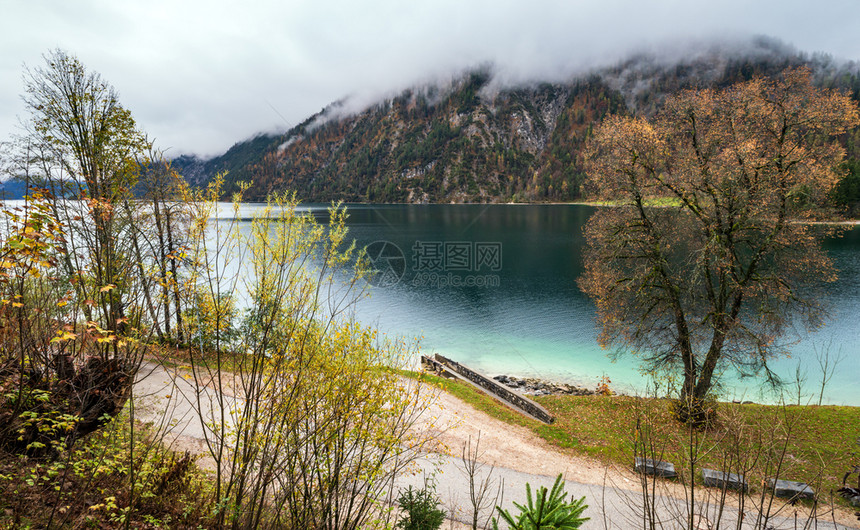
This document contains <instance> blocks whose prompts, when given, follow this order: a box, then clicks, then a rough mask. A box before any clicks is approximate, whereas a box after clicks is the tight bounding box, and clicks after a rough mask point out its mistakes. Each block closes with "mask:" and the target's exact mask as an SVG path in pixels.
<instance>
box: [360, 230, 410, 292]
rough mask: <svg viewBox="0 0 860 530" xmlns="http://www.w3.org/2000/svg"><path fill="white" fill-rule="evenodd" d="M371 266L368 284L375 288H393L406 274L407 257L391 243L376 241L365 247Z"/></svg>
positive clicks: (365, 253)
mask: <svg viewBox="0 0 860 530" xmlns="http://www.w3.org/2000/svg"><path fill="white" fill-rule="evenodd" d="M364 255H365V256H366V257H367V262H368V265H369V266H370V274H369V275H368V277H367V283H369V284H370V285H372V286H374V287H391V286H392V285H395V284H396V283H397V282H399V281H400V279H401V278H403V274H405V273H406V257H405V256H404V255H403V251H402V250H400V247H398V246H397V245H395V244H394V243H392V242H391V241H374V242H373V243H371V244H369V245H367V246H366V247H364Z"/></svg>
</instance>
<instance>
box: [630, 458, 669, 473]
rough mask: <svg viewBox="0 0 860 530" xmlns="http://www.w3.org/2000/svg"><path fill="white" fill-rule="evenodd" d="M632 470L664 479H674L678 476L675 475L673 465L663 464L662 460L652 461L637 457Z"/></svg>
mask: <svg viewBox="0 0 860 530" xmlns="http://www.w3.org/2000/svg"><path fill="white" fill-rule="evenodd" d="M633 470H634V471H636V472H638V473H645V474H646V475H656V476H658V477H664V478H675V477H677V476H678V474H677V473H675V464H672V463H671V462H664V461H662V460H653V459H651V458H642V457H640V456H637V457H636V458H635V459H634V460H633Z"/></svg>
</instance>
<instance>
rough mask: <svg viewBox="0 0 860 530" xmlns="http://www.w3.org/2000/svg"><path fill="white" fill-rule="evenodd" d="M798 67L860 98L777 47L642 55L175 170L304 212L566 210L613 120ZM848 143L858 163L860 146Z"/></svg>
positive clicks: (276, 140) (387, 107)
mask: <svg viewBox="0 0 860 530" xmlns="http://www.w3.org/2000/svg"><path fill="white" fill-rule="evenodd" d="M801 64H807V65H810V66H811V67H812V68H813V69H814V70H815V72H816V73H817V74H818V77H819V78H820V80H821V83H822V84H829V85H831V86H842V87H844V88H846V89H848V90H853V91H854V94H855V97H856V95H857V92H858V91H860V76H858V75H857V73H856V68H855V69H854V70H851V69H850V68H848V69H846V68H845V67H844V66H843V67H839V68H836V67H835V66H834V65H833V64H832V62H830V61H829V60H828V59H827V58H822V57H818V58H815V57H813V58H812V59H807V58H805V57H804V56H802V55H798V54H792V53H789V52H787V51H786V50H785V49H783V48H782V47H780V46H777V45H774V44H773V43H769V42H762V43H759V48H758V49H755V50H753V51H750V50H746V51H745V52H744V53H743V54H738V55H731V54H728V55H727V54H725V53H717V52H713V53H706V54H701V55H699V56H698V57H696V58H695V59H690V60H687V61H682V62H678V63H675V64H672V65H667V64H666V63H665V62H658V61H656V60H654V59H653V58H644V57H640V58H635V59H631V60H630V61H627V62H625V63H622V64H619V65H617V66H615V67H613V68H607V69H604V70H602V71H600V72H596V73H593V74H592V75H590V76H587V77H581V78H577V79H572V80H570V81H569V82H566V83H552V84H551V83H542V84H533V85H531V86H525V87H515V88H506V89H497V88H494V83H493V82H492V72H491V71H490V70H488V69H480V70H476V71H473V72H471V73H469V74H467V75H465V76H463V77H462V78H461V79H460V80H459V81H457V82H455V83H452V84H451V85H450V86H447V87H445V88H441V87H432V86H431V87H421V88H416V89H413V90H409V91H406V92H404V93H402V94H400V95H399V96H397V97H395V98H392V99H389V100H386V101H383V102H380V103H379V104H377V105H375V106H373V107H371V108H368V109H366V110H364V111H362V112H360V113H357V114H352V115H344V112H343V108H342V107H341V106H340V105H338V104H334V105H332V106H330V107H329V108H327V109H325V110H324V111H322V112H320V113H319V114H317V115H315V116H312V117H310V118H309V119H308V120H307V121H305V122H304V123H302V124H301V125H299V126H297V127H295V128H293V129H292V130H291V131H289V132H288V133H286V134H284V135H261V136H258V137H256V138H254V139H252V140H248V141H246V142H241V143H238V144H236V145H234V146H233V147H232V148H231V149H230V150H229V151H228V152H227V153H225V154H224V155H222V156H221V157H217V158H215V159H212V160H208V161H200V160H196V159H192V158H188V157H183V159H179V160H177V161H175V162H174V164H175V166H176V167H177V169H179V171H180V172H182V173H184V174H186V175H187V176H188V177H190V178H191V180H193V181H195V182H200V183H202V182H203V181H205V180H207V179H209V178H211V177H212V176H213V175H214V174H215V173H217V172H219V171H225V170H226V171H228V172H229V173H228V177H227V182H228V190H226V191H228V192H229V191H231V189H230V188H234V187H235V186H236V183H237V182H238V181H250V182H252V183H253V184H252V186H251V187H250V188H249V190H248V191H247V193H246V195H245V197H246V199H248V200H264V199H265V197H266V196H268V195H269V194H271V193H276V192H283V191H287V190H289V191H294V192H296V193H297V194H298V196H299V198H300V199H301V200H303V201H306V202H328V201H332V200H344V201H367V202H413V203H423V202H511V201H514V202H518V201H519V202H525V201H528V202H540V201H569V200H575V199H578V198H579V197H580V196H581V185H582V182H583V180H584V176H585V175H584V171H583V161H582V150H583V146H584V143H585V141H586V139H587V138H588V137H589V135H590V134H591V131H592V129H593V127H594V126H595V125H596V124H598V123H599V122H600V121H601V120H602V119H603V117H604V116H605V115H606V114H607V113H610V112H613V113H618V112H622V113H623V112H638V113H645V114H647V113H650V112H653V111H654V109H656V108H657V107H658V106H659V103H660V101H662V99H663V98H665V96H666V95H667V94H671V93H673V92H676V91H678V90H681V89H684V88H688V87H693V86H715V85H716V86H719V85H724V84H728V83H732V82H736V81H740V80H744V79H749V78H750V77H752V76H754V75H773V74H775V73H778V72H779V71H781V70H782V69H784V68H786V67H788V66H796V65H801ZM854 136H855V137H856V136H857V135H856V134H855V135H854ZM849 140H850V139H849ZM849 143H850V142H849ZM855 143H856V144H858V145H860V142H855ZM851 145H854V144H851ZM851 145H849V155H852V156H855V158H856V154H857V153H854V151H860V148H853V147H851ZM852 149H853V151H852Z"/></svg>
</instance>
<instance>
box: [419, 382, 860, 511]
mask: <svg viewBox="0 0 860 530" xmlns="http://www.w3.org/2000/svg"><path fill="white" fill-rule="evenodd" d="M412 376H413V377H417V378H419V379H421V380H424V381H428V382H431V383H433V384H435V385H437V386H439V387H440V388H441V389H443V390H445V391H447V392H450V393H451V394H453V395H455V396H456V397H458V398H460V399H462V400H463V401H465V402H467V403H469V404H470V405H472V406H473V407H475V408H476V409H478V410H481V411H483V412H486V413H487V414H489V415H491V416H493V417H494V418H497V419H499V420H501V421H504V422H506V423H510V424H514V425H521V426H524V427H526V428H528V429H530V430H532V432H534V433H535V434H536V435H537V436H539V437H541V438H543V439H544V440H546V441H547V442H548V443H550V444H552V445H554V446H556V447H558V448H559V449H562V450H563V451H565V452H569V453H571V454H577V455H583V456H590V457H596V458H598V459H600V460H601V461H604V462H606V463H611V464H615V465H618V466H620V467H623V468H632V463H633V454H634V444H635V443H636V441H637V437H638V438H639V439H640V440H641V436H642V435H644V436H645V437H646V438H648V439H649V440H650V443H651V446H652V447H654V448H655V450H656V451H657V452H658V453H659V454H661V455H662V458H663V459H664V460H668V461H670V462H673V463H675V465H676V467H677V468H678V469H679V470H683V469H685V468H688V467H689V464H685V462H688V461H689V455H690V447H691V445H692V446H696V447H698V451H697V452H698V455H699V456H698V461H697V463H696V469H697V470H698V469H700V468H701V467H708V468H712V469H725V468H726V467H731V468H733V469H732V471H733V472H735V469H734V468H735V466H739V465H740V464H737V463H731V462H732V461H736V460H737V459H738V458H741V459H746V460H747V462H746V464H745V465H746V466H747V467H749V472H748V474H747V476H748V481H749V483H750V485H751V487H752V488H753V490H756V489H758V490H760V487H761V484H762V482H763V481H764V480H765V479H766V478H769V477H772V476H775V475H777V474H778V476H779V477H780V478H783V479H787V480H794V481H799V482H806V483H808V484H810V485H812V486H813V487H814V488H815V489H816V491H819V492H821V493H824V494H828V493H829V492H830V491H831V490H835V489H837V488H838V487H839V486H840V485H841V483H842V478H843V476H844V475H845V474H846V473H848V472H849V471H851V470H852V469H853V468H854V466H856V465H858V464H860V459H858V450H860V448H858V445H857V443H858V436H859V435H860V408H858V407H836V406H821V407H819V406H785V407H783V406H776V405H739V404H733V403H720V404H719V406H718V407H717V420H716V421H715V422H714V424H713V425H712V426H711V427H709V428H708V429H705V430H697V431H691V430H690V429H688V428H687V427H686V426H684V425H682V424H680V423H678V422H677V421H676V420H674V418H673V417H672V413H671V401H670V400H666V399H642V398H637V397H631V396H611V397H608V396H599V395H594V396H539V397H536V398H534V399H535V401H537V402H538V403H540V404H541V405H542V406H543V407H545V408H546V409H547V410H548V411H549V412H550V413H551V414H552V415H553V416H555V418H556V421H555V423H553V424H552V425H546V424H543V423H541V422H539V421H536V420H532V419H530V418H527V417H525V416H523V415H521V414H519V413H517V412H515V411H513V410H511V409H510V408H508V407H506V406H505V405H503V404H501V403H499V402H498V401H496V400H494V399H492V398H490V397H488V396H486V395H485V394H483V393H482V392H480V391H478V390H476V389H475V388H474V387H473V386H471V385H469V384H467V383H463V382H460V381H451V380H447V379H443V378H440V377H436V376H433V375H428V374H422V375H416V374H412ZM696 475H697V477H696V480H697V481H699V480H700V479H701V478H700V477H699V476H698V471H697V472H696ZM840 504H842V505H846V503H843V502H841V500H840Z"/></svg>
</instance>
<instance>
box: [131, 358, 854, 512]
mask: <svg viewBox="0 0 860 530" xmlns="http://www.w3.org/2000/svg"><path fill="white" fill-rule="evenodd" d="M218 399H225V400H227V402H228V403H235V399H236V398H233V397H232V396H219V395H218V394H217V393H216V392H214V391H213V390H211V389H210V388H208V387H205V386H204V387H202V389H201V390H199V391H198V390H196V386H195V385H194V384H192V382H191V381H189V380H187V379H186V378H185V377H181V376H180V374H177V373H176V372H175V371H173V370H169V369H166V368H164V367H163V366H160V365H157V364H152V363H148V364H145V365H144V366H143V368H142V369H141V372H140V373H139V375H138V378H137V381H136V383H135V387H134V402H135V405H136V407H135V408H136V414H137V417H138V419H141V420H143V421H151V422H154V423H157V424H161V425H164V426H165V430H166V431H167V432H168V436H167V437H166V440H167V441H168V442H169V443H172V444H173V446H174V448H175V449H176V450H190V451H193V452H195V453H198V454H203V455H205V454H206V443H205V441H204V438H205V436H204V435H205V432H204V427H202V426H201V423H200V420H199V419H198V414H197V411H198V410H204V411H207V412H206V415H207V416H208V417H209V418H211V417H214V416H213V415H212V411H213V410H215V409H216V408H215V407H214V405H215V404H216V402H217V400H218ZM425 421H426V424H425V425H423V426H420V427H422V428H429V429H431V430H432V431H433V433H434V434H435V435H436V437H437V438H438V443H439V445H438V446H437V448H436V451H437V452H435V453H430V454H427V455H426V456H425V457H424V458H422V459H421V460H420V461H419V462H418V463H417V464H418V466H417V467H416V469H415V473H414V474H412V475H405V476H403V477H401V478H400V479H399V480H398V487H401V488H405V487H407V486H410V485H411V486H413V487H423V486H424V484H425V479H427V478H430V479H431V480H432V481H433V482H434V483H435V485H436V486H435V487H436V492H437V494H438V495H439V497H440V499H441V500H442V503H443V505H444V507H445V509H446V511H447V512H448V513H449V514H450V515H451V516H452V520H451V521H449V523H447V526H443V528H452V529H456V528H466V526H464V525H462V524H458V523H457V521H458V520H459V521H461V522H466V521H469V520H471V508H468V507H470V506H471V502H470V501H469V498H470V493H469V492H470V481H469V480H468V478H467V474H466V473H465V472H464V471H463V470H464V461H463V459H462V458H461V457H462V456H463V454H464V453H463V451H464V445H465V444H467V443H468V442H470V441H471V443H472V444H473V447H474V444H475V442H476V441H477V440H478V437H479V436H480V444H479V453H480V454H479V456H478V459H477V461H478V463H479V465H480V467H481V469H480V470H479V472H478V473H477V475H476V481H475V482H476V484H480V483H481V481H483V480H484V479H486V478H487V477H488V475H489V480H490V481H491V483H492V484H493V485H494V488H493V494H495V488H497V487H498V484H499V483H500V481H501V480H504V502H503V504H502V506H503V508H506V509H508V510H511V511H512V512H513V511H514V506H513V503H514V502H517V503H520V504H524V503H525V496H526V495H525V492H526V487H525V485H526V483H529V484H531V486H532V489H533V490H536V489H537V488H538V487H540V486H545V487H547V488H551V487H552V484H553V482H554V480H555V477H556V476H557V475H558V474H559V473H562V474H563V475H564V479H565V491H566V492H568V493H569V494H570V497H572V498H579V497H582V496H585V497H586V503H587V504H588V505H589V508H588V509H587V510H586V512H585V514H584V515H586V516H589V517H591V518H592V519H591V520H590V521H588V522H586V523H585V524H584V525H583V527H582V528H585V529H598V528H599V529H611V528H616V529H626V528H641V527H642V521H641V520H638V519H637V518H636V516H635V514H636V513H637V512H641V509H640V510H637V509H636V507H637V506H640V505H641V502H642V496H641V494H640V493H639V479H638V477H637V475H635V474H633V473H632V471H630V470H619V469H614V468H611V467H607V466H605V465H604V464H602V463H600V462H598V461H596V460H592V459H588V458H584V457H580V456H574V455H570V454H564V453H562V452H560V451H559V450H558V449H556V448H554V447H552V446H550V445H549V444H547V443H546V442H545V441H544V440H542V439H540V438H538V437H537V436H536V435H534V434H533V433H532V432H531V431H529V430H528V429H526V428H524V427H520V426H517V425H509V424H506V423H503V422H501V421H499V420H496V419H494V418H492V417H490V416H489V415H487V414H485V413H483V412H481V411H477V410H475V409H473V408H472V407H470V406H469V405H467V404H466V403H464V402H463V401H460V400H459V399H457V398H455V397H454V396H452V395H450V394H447V393H444V392H442V393H440V394H439V396H438V400H437V406H436V407H434V408H433V409H432V410H431V411H430V414H428V415H427V417H426V420H425ZM201 464H202V465H204V466H206V465H207V460H206V458H205V457H204V458H203V459H202V461H201ZM659 484H660V485H659V487H658V495H657V497H656V498H657V503H656V504H657V505H658V507H657V512H658V514H659V516H660V517H661V519H664V520H665V521H666V524H665V526H664V527H665V528H671V529H674V528H678V527H680V525H679V523H678V522H677V519H676V515H677V514H678V513H681V512H682V511H683V499H684V495H683V490H682V489H681V488H680V487H679V486H678V485H677V484H674V483H670V482H661V483H659ZM700 491H701V490H700ZM491 496H492V495H491ZM713 510H714V508H713V506H709V505H704V506H702V507H700V508H699V509H698V511H701V512H704V513H710V512H712V511H713ZM788 510H793V508H792V507H786V509H784V511H783V512H781V513H780V514H779V516H780V517H778V520H773V521H772V523H771V524H772V525H773V528H774V529H781V528H785V529H790V528H795V522H794V518H793V513H792V512H790V511H788ZM727 512H728V513H726V514H724V515H723V525H725V522H726V520H725V519H726V518H727V517H728V518H731V519H734V518H735V517H736V516H737V510H734V509H727ZM488 513H489V512H486V511H485V512H484V514H483V517H482V520H484V519H486V515H487V514H488ZM715 517H716V515H715V514H714V513H710V517H707V519H710V520H711V521H713V520H714V519H715ZM746 519H747V520H748V521H750V519H752V518H751V517H749V516H747V518H746ZM750 522H752V521H750ZM839 522H840V524H839V525H836V526H834V524H832V523H821V522H819V523H818V525H817V527H816V528H819V529H833V528H857V526H843V524H847V525H851V524H852V520H851V518H850V514H847V513H845V514H840V521H839ZM854 524H856V523H854ZM712 527H713V526H712V524H711V523H709V522H708V520H706V519H704V518H703V519H702V521H701V522H700V524H699V525H698V526H697V528H701V529H707V528H712ZM731 527H732V528H734V525H731ZM744 528H752V526H747V525H744Z"/></svg>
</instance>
